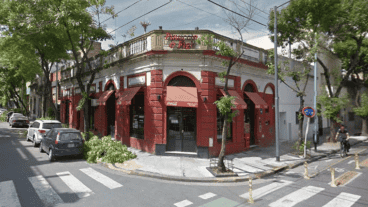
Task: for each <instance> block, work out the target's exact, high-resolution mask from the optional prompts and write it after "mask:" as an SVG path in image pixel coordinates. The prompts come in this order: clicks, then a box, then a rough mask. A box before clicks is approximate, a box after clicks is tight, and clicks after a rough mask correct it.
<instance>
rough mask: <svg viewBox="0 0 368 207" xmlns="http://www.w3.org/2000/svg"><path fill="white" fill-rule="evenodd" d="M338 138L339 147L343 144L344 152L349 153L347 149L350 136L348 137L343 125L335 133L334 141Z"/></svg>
mask: <svg viewBox="0 0 368 207" xmlns="http://www.w3.org/2000/svg"><path fill="white" fill-rule="evenodd" d="M338 137H339V141H340V144H341V146H342V145H343V144H345V147H346V151H347V152H349V149H350V144H349V137H350V136H349V133H348V131H347V130H346V129H345V126H344V125H341V127H340V129H339V130H338V131H337V133H336V137H335V140H336V141H337V138H338Z"/></svg>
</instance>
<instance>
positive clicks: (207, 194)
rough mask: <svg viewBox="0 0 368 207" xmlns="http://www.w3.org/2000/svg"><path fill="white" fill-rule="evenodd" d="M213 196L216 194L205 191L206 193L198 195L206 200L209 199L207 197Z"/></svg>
mask: <svg viewBox="0 0 368 207" xmlns="http://www.w3.org/2000/svg"><path fill="white" fill-rule="evenodd" d="M215 196H216V194H214V193H206V194H203V195H200V196H198V197H200V198H202V199H205V200H206V199H209V198H212V197H215Z"/></svg>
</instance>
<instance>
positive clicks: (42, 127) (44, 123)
mask: <svg viewBox="0 0 368 207" xmlns="http://www.w3.org/2000/svg"><path fill="white" fill-rule="evenodd" d="M53 128H62V125H61V122H60V121H58V120H36V121H34V122H33V124H32V125H31V126H29V128H28V132H27V138H26V139H27V141H28V140H31V141H32V142H33V146H34V147H37V146H38V145H39V144H40V142H41V140H42V137H43V135H45V134H46V133H47V132H48V131H50V130H51V129H53Z"/></svg>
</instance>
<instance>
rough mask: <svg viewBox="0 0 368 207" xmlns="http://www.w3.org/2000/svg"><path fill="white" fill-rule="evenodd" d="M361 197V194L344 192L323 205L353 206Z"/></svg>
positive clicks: (329, 206)
mask: <svg viewBox="0 0 368 207" xmlns="http://www.w3.org/2000/svg"><path fill="white" fill-rule="evenodd" d="M360 197H361V196H360V195H354V194H350V193H344V192H342V193H340V194H339V195H338V196H337V197H335V198H334V199H332V200H331V201H330V202H328V203H327V204H326V205H324V206H323V207H334V206H344V207H349V206H352V205H353V204H354V203H355V202H356V201H357V200H359V198H360Z"/></svg>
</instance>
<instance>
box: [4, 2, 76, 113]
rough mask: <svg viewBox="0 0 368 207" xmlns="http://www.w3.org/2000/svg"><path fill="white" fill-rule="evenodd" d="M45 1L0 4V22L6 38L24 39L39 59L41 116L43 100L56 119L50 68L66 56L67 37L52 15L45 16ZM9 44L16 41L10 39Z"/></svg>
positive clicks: (45, 106) (44, 106)
mask: <svg viewBox="0 0 368 207" xmlns="http://www.w3.org/2000/svg"><path fill="white" fill-rule="evenodd" d="M47 6H48V4H47V2H46V1H39V2H37V3H36V2H27V1H22V2H19V1H6V2H4V3H2V4H1V6H0V11H1V12H0V13H1V16H0V21H1V22H0V23H2V24H5V25H7V27H8V31H6V33H5V34H7V35H8V36H9V38H13V39H15V40H22V41H25V42H27V47H30V49H31V50H33V51H34V52H35V54H36V55H37V57H34V58H38V59H39V62H40V66H41V69H42V72H43V76H44V83H43V85H44V87H43V97H44V101H43V115H45V114H46V110H47V104H46V103H47V102H49V105H50V107H51V108H52V109H53V110H54V114H55V115H56V119H59V114H58V113H57V108H56V106H55V105H54V103H53V98H52V85H51V81H50V77H51V69H52V66H53V65H54V62H59V60H61V59H67V58H69V56H68V55H67V53H66V51H67V47H68V44H67V39H66V35H63V34H64V33H63V30H62V28H61V27H58V26H57V25H56V24H53V23H54V22H55V17H53V16H48V15H47V14H48V13H47V12H45V10H47ZM13 44H17V42H16V41H13Z"/></svg>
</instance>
